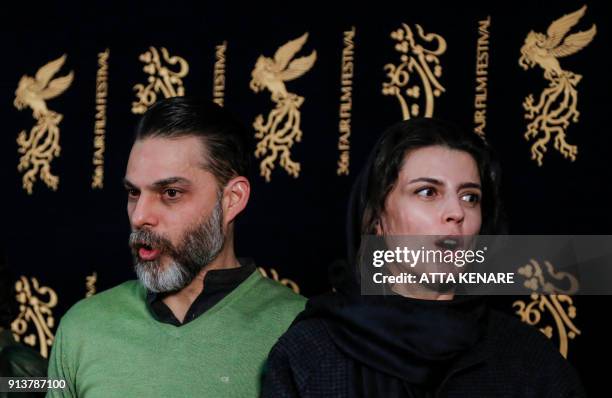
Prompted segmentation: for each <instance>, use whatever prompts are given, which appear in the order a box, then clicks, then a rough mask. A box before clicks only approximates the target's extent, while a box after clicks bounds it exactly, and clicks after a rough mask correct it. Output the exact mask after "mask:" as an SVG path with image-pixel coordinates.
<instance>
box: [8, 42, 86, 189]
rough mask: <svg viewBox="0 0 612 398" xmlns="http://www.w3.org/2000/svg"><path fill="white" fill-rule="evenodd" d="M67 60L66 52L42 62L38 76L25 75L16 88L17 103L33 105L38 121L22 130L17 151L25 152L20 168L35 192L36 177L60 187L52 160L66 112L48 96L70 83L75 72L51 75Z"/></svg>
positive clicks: (24, 182) (57, 150) (25, 184)
mask: <svg viewBox="0 0 612 398" xmlns="http://www.w3.org/2000/svg"><path fill="white" fill-rule="evenodd" d="M65 61H66V54H64V55H62V56H61V57H59V58H58V59H56V60H53V61H51V62H49V63H47V64H46V65H44V66H42V67H41V68H40V69H38V71H37V72H36V75H35V76H34V77H31V76H27V75H23V76H22V77H21V79H20V80H19V84H18V86H17V90H15V100H14V101H13V105H14V106H15V108H17V109H18V110H22V109H25V108H27V107H29V108H30V109H32V115H33V116H34V119H36V124H35V125H34V127H32V129H31V130H30V132H29V134H27V133H26V131H25V130H22V131H21V132H20V133H19V135H18V136H17V145H18V149H17V151H18V152H19V153H20V154H22V155H21V157H20V158H19V164H18V165H17V170H18V171H20V172H23V173H24V174H23V177H22V186H23V189H25V190H26V192H27V193H28V194H29V195H31V194H32V190H33V188H34V182H36V177H37V176H38V175H40V179H41V180H42V181H43V182H44V183H45V184H46V185H47V186H48V187H49V188H51V189H52V190H54V191H55V190H57V186H58V184H59V177H58V176H56V175H53V173H52V172H51V162H52V161H53V159H55V158H56V157H58V156H59V155H60V151H61V147H60V129H59V127H58V126H59V124H60V122H61V121H62V118H63V115H62V114H60V113H57V112H54V111H52V110H49V109H48V108H47V104H46V102H45V101H46V100H48V99H51V98H55V97H57V96H59V95H60V94H62V93H63V92H64V91H66V90H67V89H68V87H70V84H72V80H73V78H74V74H73V72H72V71H71V72H70V73H68V74H67V75H66V76H62V77H58V78H55V79H53V80H51V78H52V77H53V76H54V75H55V74H56V73H57V72H58V71H59V70H60V68H61V67H62V65H64V62H65Z"/></svg>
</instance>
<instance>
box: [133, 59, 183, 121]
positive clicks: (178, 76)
mask: <svg viewBox="0 0 612 398" xmlns="http://www.w3.org/2000/svg"><path fill="white" fill-rule="evenodd" d="M138 59H139V60H140V61H142V62H143V63H144V64H145V66H144V67H143V68H142V70H143V71H144V72H145V73H146V74H147V75H149V77H148V78H147V84H146V85H145V84H140V83H139V84H136V85H135V86H134V91H136V99H137V100H136V101H134V102H132V113H135V114H142V113H145V111H146V110H147V108H148V107H149V106H151V105H152V104H153V103H154V102H155V101H157V96H158V95H160V94H161V95H163V97H164V98H170V97H182V96H184V95H185V87H184V86H183V80H182V79H183V78H184V77H185V76H187V74H188V73H189V64H188V63H187V61H186V60H185V59H184V58H181V57H179V56H177V55H174V56H170V53H169V52H168V50H167V49H166V48H165V47H161V57H160V51H159V50H158V49H156V48H155V47H149V50H148V51H146V52H144V53H143V54H141V55H140V57H139V58H138Z"/></svg>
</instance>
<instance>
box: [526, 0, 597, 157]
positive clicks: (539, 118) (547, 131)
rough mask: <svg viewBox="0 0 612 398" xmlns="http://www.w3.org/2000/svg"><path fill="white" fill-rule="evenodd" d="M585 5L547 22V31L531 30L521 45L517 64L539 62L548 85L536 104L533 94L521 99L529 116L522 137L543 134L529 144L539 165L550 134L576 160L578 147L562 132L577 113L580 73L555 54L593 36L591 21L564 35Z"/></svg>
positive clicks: (575, 49)
mask: <svg viewBox="0 0 612 398" xmlns="http://www.w3.org/2000/svg"><path fill="white" fill-rule="evenodd" d="M586 8H587V7H586V6H583V7H582V8H581V9H579V10H578V11H575V12H573V13H571V14H567V15H564V16H562V17H561V18H559V19H557V20H556V21H554V22H553V23H551V24H550V26H549V27H548V30H547V31H546V34H543V33H537V32H534V31H530V32H529V34H528V35H527V38H526V39H525V44H524V45H523V47H521V57H520V58H519V65H520V66H521V67H522V68H523V69H525V70H527V69H529V68H530V67H534V66H535V65H536V64H537V65H539V66H540V67H541V68H542V69H543V70H544V78H545V79H546V80H548V87H547V88H545V89H544V90H543V91H542V93H541V94H540V99H539V101H538V102H537V104H536V103H535V100H534V97H533V95H532V94H529V95H528V96H527V97H526V98H525V101H524V102H523V108H524V109H525V119H527V120H532V121H531V122H530V123H529V124H528V125H527V131H526V132H525V139H526V140H527V141H529V140H530V139H531V138H536V136H538V134H539V133H542V134H543V137H540V138H539V139H538V140H537V141H535V142H534V143H533V145H532V146H531V159H533V160H535V161H536V162H537V163H538V166H542V158H543V156H544V152H546V149H547V148H546V145H547V144H548V142H549V141H550V138H551V136H552V135H553V134H554V135H555V143H554V147H555V149H556V150H558V151H559V152H560V153H561V154H562V155H563V156H564V157H565V158H569V159H570V160H571V161H572V162H573V161H574V160H576V154H577V153H578V147H577V146H576V145H569V144H568V143H567V141H566V140H565V136H566V130H567V128H568V127H569V125H570V123H571V122H574V123H576V122H578V117H579V116H580V112H579V111H578V109H577V105H578V92H577V91H576V86H577V85H578V83H579V82H580V80H581V79H582V75H579V74H576V73H573V72H571V71H567V70H563V69H561V65H560V64H559V60H558V58H562V57H567V56H568V55H572V54H575V53H577V52H578V51H580V50H581V49H583V48H584V47H586V46H587V45H588V44H589V43H590V42H591V40H593V37H595V34H596V33H597V27H596V26H595V25H594V24H593V26H592V27H591V29H589V30H587V31H581V32H577V33H573V34H571V35H568V36H566V35H567V33H568V32H569V31H570V29H571V28H572V27H573V26H574V25H576V24H577V23H578V21H579V20H580V18H582V16H583V15H584V13H585V11H586ZM564 37H565V40H563V38H564ZM562 40H563V42H561V41H562Z"/></svg>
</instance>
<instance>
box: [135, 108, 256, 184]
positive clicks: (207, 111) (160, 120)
mask: <svg viewBox="0 0 612 398" xmlns="http://www.w3.org/2000/svg"><path fill="white" fill-rule="evenodd" d="M188 136H195V137H198V138H200V139H201V140H202V143H203V144H204V148H205V150H206V153H205V154H203V159H205V162H203V166H204V167H205V168H206V169H207V170H209V171H210V172H211V173H212V174H213V175H214V176H215V177H216V178H217V183H218V184H219V187H221V188H222V187H224V186H225V184H227V182H228V181H229V180H230V179H232V178H234V177H236V176H248V172H249V163H250V146H249V144H250V141H249V137H250V136H249V134H248V133H247V130H246V128H245V127H244V126H243V125H242V123H240V121H239V120H238V119H237V118H235V117H234V116H233V115H232V114H231V113H229V112H228V111H227V110H225V109H223V108H222V107H220V106H219V105H217V104H215V103H214V102H211V101H209V100H204V99H201V98H198V97H171V98H165V99H162V100H159V101H157V102H156V103H154V104H153V105H151V107H150V108H149V109H148V110H147V111H146V112H145V114H144V115H143V116H142V118H141V119H140V121H139V122H138V124H137V126H136V134H135V139H136V140H141V139H145V138H149V137H161V138H169V139H172V138H181V137H188ZM204 155H205V156H204Z"/></svg>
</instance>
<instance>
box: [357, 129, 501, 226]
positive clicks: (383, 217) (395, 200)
mask: <svg viewBox="0 0 612 398" xmlns="http://www.w3.org/2000/svg"><path fill="white" fill-rule="evenodd" d="M365 172H366V174H365V175H363V176H362V178H364V179H365V181H364V182H365V185H364V186H363V187H362V189H364V191H363V192H362V196H361V197H362V209H363V211H362V218H361V220H360V222H361V224H360V233H361V234H363V235H385V236H389V235H395V236H407V235H411V236H425V235H428V236H429V235H434V236H436V237H446V236H474V235H478V234H481V235H493V234H499V233H502V232H503V223H502V211H501V203H500V197H499V191H500V186H499V179H500V175H499V166H498V164H497V162H496V160H495V159H494V156H493V155H492V152H491V149H490V148H489V147H488V145H487V144H486V143H485V142H484V141H483V140H482V139H481V138H480V137H478V136H477V135H476V134H473V133H469V132H465V131H463V130H462V129H461V128H459V127H457V126H455V125H453V124H451V123H449V122H445V121H442V120H439V119H433V118H422V119H411V120H405V121H402V122H399V123H396V124H394V125H392V126H391V127H389V128H388V129H387V130H386V131H385V132H384V133H383V135H382V136H381V138H380V139H379V140H378V142H377V143H376V145H375V147H374V148H373V150H372V152H371V155H370V159H369V164H368V168H367V170H366V171H365Z"/></svg>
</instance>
